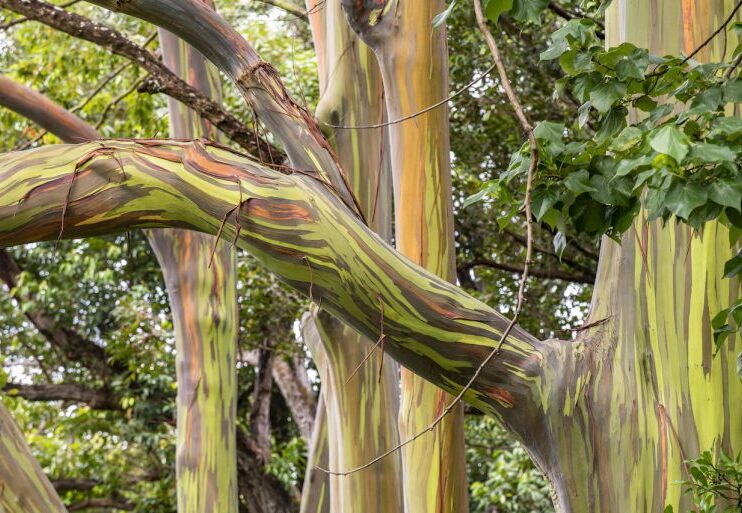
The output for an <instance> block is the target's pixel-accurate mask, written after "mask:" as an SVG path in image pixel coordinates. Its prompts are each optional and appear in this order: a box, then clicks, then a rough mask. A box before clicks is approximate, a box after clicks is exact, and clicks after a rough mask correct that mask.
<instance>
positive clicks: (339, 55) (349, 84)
mask: <svg viewBox="0 0 742 513" xmlns="http://www.w3.org/2000/svg"><path fill="white" fill-rule="evenodd" d="M307 7H308V11H309V12H310V13H312V14H311V16H310V20H311V23H312V31H313V35H314V41H315V48H316V50H317V56H318V62H319V74H320V89H321V99H320V102H319V105H318V108H317V113H316V115H317V119H319V120H320V121H324V122H326V123H330V124H333V123H334V124H337V123H339V122H343V123H345V122H349V123H360V124H375V123H379V122H380V121H381V120H382V119H383V117H384V100H383V87H382V83H381V74H380V72H379V68H378V65H377V64H376V60H375V59H374V56H373V53H372V51H371V49H370V48H368V46H366V45H365V44H364V43H363V42H362V41H360V40H359V39H358V37H357V36H356V35H355V34H354V33H353V32H352V31H351V30H350V27H348V24H347V22H346V21H345V19H344V16H343V13H342V10H341V8H340V3H339V2H338V1H328V2H325V3H323V4H322V6H321V8H319V6H318V5H317V3H316V2H315V0H310V1H309V2H308V4H307ZM329 140H330V143H331V144H332V145H333V147H334V149H335V151H336V152H337V156H338V159H339V161H340V163H341V166H342V168H343V169H344V170H345V172H346V173H347V176H348V181H349V183H350V187H351V190H352V191H353V194H354V195H355V196H356V198H357V200H358V204H359V206H360V209H361V211H362V212H363V214H364V217H365V218H366V219H367V220H368V222H369V226H371V228H372V229H373V230H374V231H376V232H377V233H378V234H380V235H381V236H382V237H383V238H384V239H386V240H389V239H390V237H391V201H390V200H391V187H390V180H389V175H388V166H386V165H385V158H384V152H385V151H388V150H387V149H385V148H384V135H383V131H382V130H381V129H374V130H367V131H365V132H360V133H359V132H349V131H345V130H337V131H330V133H329ZM316 319H317V329H318V333H319V335H320V340H321V343H322V349H321V351H322V356H321V357H320V358H318V359H315V361H316V362H317V366H318V369H319V370H320V373H321V376H322V396H323V398H324V402H325V405H326V409H327V431H328V441H329V462H328V465H329V467H330V468H331V469H333V470H345V469H349V468H354V467H357V466H359V465H362V464H364V463H366V462H368V461H370V460H371V459H373V458H374V457H375V456H377V455H378V454H380V453H382V452H384V451H386V450H388V449H389V448H391V447H394V446H395V445H396V444H397V443H398V442H399V437H398V432H397V426H396V414H397V409H398V393H399V392H398V390H399V379H398V375H399V367H398V366H397V364H396V362H394V360H392V359H391V358H388V357H387V358H386V360H385V361H384V358H383V355H382V348H381V347H377V345H376V344H375V342H376V341H374V342H373V343H372V341H369V340H368V339H367V338H366V337H363V336H361V335H359V334H358V333H357V332H356V331H355V330H354V329H353V328H350V327H348V326H347V325H345V324H343V323H342V322H340V321H338V320H336V319H335V318H333V317H332V316H330V315H329V314H326V313H324V312H322V313H320V314H319V315H318V316H317V318H316ZM368 354H371V355H370V356H369V357H368V358H367V359H366V356H367V355H368ZM400 475H401V467H400V464H399V456H398V455H396V454H395V455H392V456H390V457H388V458H386V459H384V460H383V461H381V462H379V463H378V464H376V465H374V466H372V467H370V468H368V469H364V470H362V471H360V472H357V473H354V474H351V475H348V476H330V504H331V511H333V512H337V513H342V512H345V511H354V512H369V513H374V512H378V513H382V512H387V511H390V512H391V511H402V507H403V506H402V493H401V492H402V489H401V486H400V483H399V482H398V478H399V476H400Z"/></svg>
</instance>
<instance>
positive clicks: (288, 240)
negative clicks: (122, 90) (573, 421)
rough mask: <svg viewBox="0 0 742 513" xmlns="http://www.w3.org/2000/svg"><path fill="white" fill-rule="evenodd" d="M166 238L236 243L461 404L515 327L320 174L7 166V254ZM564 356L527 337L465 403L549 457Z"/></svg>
mask: <svg viewBox="0 0 742 513" xmlns="http://www.w3.org/2000/svg"><path fill="white" fill-rule="evenodd" d="M41 169H43V173H40V172H39V171H40V170H41ZM153 226H176V227H183V228H188V229H195V230H199V231H203V232H207V233H212V234H215V233H218V234H219V236H221V237H222V238H224V239H226V240H236V241H237V243H238V244H239V246H240V247H242V248H243V249H246V250H248V251H250V252H252V253H253V254H254V255H255V256H256V257H257V258H258V259H259V260H261V261H262V262H263V263H264V264H265V265H267V266H268V267H269V268H270V269H272V270H273V271H274V272H275V273H276V274H277V275H278V276H279V277H280V278H281V279H282V280H284V281H285V282H287V283H288V284H289V285H291V286H293V287H294V288H296V289H297V290H299V291H301V292H303V293H304V294H306V295H311V297H312V298H313V299H314V300H315V301H320V300H321V305H322V307H323V308H325V309H327V310H328V311H330V312H331V313H333V314H335V315H336V316H338V317H340V318H341V319H342V320H344V321H345V322H346V323H348V324H350V325H351V326H353V327H355V328H356V329H357V330H359V331H361V332H362V333H363V334H365V335H366V336H368V337H369V338H372V339H378V337H379V336H380V335H382V333H381V332H380V329H383V334H384V335H385V336H386V343H385V344H386V350H387V351H388V353H389V354H390V355H391V356H392V357H394V358H395V359H396V360H397V361H398V362H400V363H401V364H402V365H405V366H407V367H408V368H410V369H412V370H413V371H415V372H417V373H418V374H420V375H422V376H423V377H425V378H427V379H428V380H430V381H432V382H433V383H435V384H437V385H439V386H441V387H442V388H444V389H445V390H447V391H450V392H454V393H455V392H457V391H460V390H461V389H462V387H463V386H464V385H465V384H466V383H467V381H468V380H469V378H470V377H471V375H472V374H473V373H474V371H475V370H476V368H477V367H478V366H479V362H481V361H482V359H483V358H484V357H485V356H486V355H487V354H488V353H489V352H491V350H492V349H493V348H494V347H495V346H496V344H497V342H498V340H499V337H500V336H501V333H502V332H503V330H504V329H505V326H506V325H507V321H506V320H505V319H504V318H503V317H501V316H500V315H499V314H497V313H496V312H495V311H493V310H492V309H490V308H489V307H487V306H486V305H484V304H483V303H481V302H479V301H477V300H475V299H474V298H472V297H471V296H469V295H467V294H466V293H464V292H463V291H461V290H460V289H458V288H457V287H455V286H453V285H451V284H449V283H447V282H445V281H443V280H441V279H439V278H437V277H435V276H434V275H432V274H430V273H429V272H427V271H425V270H423V269H421V268H420V267H418V266H416V265H414V264H412V263H411V262H409V261H408V260H407V259H405V258H404V257H402V256H401V255H399V254H398V253H397V252H395V251H394V250H393V249H392V248H390V247H389V246H388V245H387V244H386V243H384V242H383V241H382V240H381V239H380V238H379V237H378V236H376V235H375V234H374V233H373V232H371V231H370V229H369V228H367V227H366V226H365V224H364V223H362V222H361V221H360V220H359V219H358V218H357V217H356V216H355V215H354V214H353V213H352V212H351V211H349V210H348V208H347V207H346V206H345V205H344V204H343V202H342V201H340V200H339V199H338V198H337V196H336V194H335V191H334V189H333V188H331V187H330V186H328V185H327V183H326V182H324V181H323V180H322V179H320V178H318V177H316V176H314V175H308V174H306V173H300V172H293V173H282V172H279V171H276V170H273V169H270V168H267V167H265V166H263V165H262V164H261V163H259V162H256V161H253V160H251V159H249V158H247V157H245V156H242V155H239V154H237V153H235V152H234V151H232V150H229V149H226V148H224V147H221V146H218V145H216V144H215V143H210V142H208V141H195V142H182V141H154V140H141V141H107V142H103V141H96V142H91V143H88V144H83V145H58V146H52V147H43V148H38V149H34V150H28V151H25V152H16V153H10V154H6V155H4V156H3V157H2V158H0V246H7V245H12V244H21V243H25V242H32V241H40V240H54V239H57V238H59V237H84V236H92V235H98V234H102V233H111V232H116V231H121V230H126V229H131V228H144V227H153ZM381 304H383V305H384V307H383V308H384V324H383V328H380V326H381V325H380V315H381V312H380V305H381ZM551 347H552V346H551V344H545V343H541V342H538V341H537V340H535V339H534V338H532V337H531V336H529V335H528V334H526V333H525V332H523V331H522V330H520V329H518V328H516V329H515V330H513V333H512V334H511V336H510V337H509V338H508V339H507V342H506V344H505V345H504V347H503V348H502V351H501V353H500V354H499V355H498V357H497V358H495V359H494V360H493V361H492V362H490V364H489V365H487V366H486V367H485V369H484V372H483V373H482V376H481V378H480V379H479V380H478V381H477V382H476V383H475V384H474V386H473V388H472V390H470V391H469V392H468V393H467V395H466V399H467V400H468V401H469V402H470V403H472V404H474V405H475V406H476V407H477V408H479V409H481V410H483V411H485V412H488V413H491V414H494V415H496V416H498V417H500V418H504V420H505V422H506V423H507V424H508V425H509V426H511V428H512V429H513V430H514V431H515V432H516V433H518V434H519V435H520V436H521V437H522V438H523V439H524V440H529V441H530V442H531V444H532V445H531V447H532V448H533V450H534V451H536V452H537V453H538V452H539V448H542V447H543V448H544V450H545V451H546V448H545V441H546V439H545V438H543V437H544V436H546V435H545V433H544V430H545V429H546V427H545V426H544V424H543V422H544V420H543V416H540V415H539V414H538V408H539V405H540V404H541V400H540V394H541V391H540V388H539V385H538V383H539V382H540V381H541V379H542V378H543V373H544V370H545V368H544V366H543V365H542V364H543V363H544V359H545V358H547V357H548V355H549V350H550V348H551ZM549 372H553V371H552V370H550V371H549ZM505 414H506V415H505ZM535 456H537V457H541V458H545V457H548V455H547V454H535Z"/></svg>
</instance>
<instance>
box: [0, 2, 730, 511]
mask: <svg viewBox="0 0 742 513" xmlns="http://www.w3.org/2000/svg"><path fill="white" fill-rule="evenodd" d="M96 1H97V0H96ZM98 3H103V4H107V3H112V2H108V0H105V1H103V0H100V2H98ZM349 3H350V2H349ZM150 4H152V2H151V0H138V1H137V2H127V3H124V4H122V8H123V9H127V10H134V11H136V10H137V9H144V10H146V9H145V8H144V7H142V6H143V5H145V6H146V5H150ZM167 4H168V2H167V1H164V2H162V6H165V5H167ZM367 4H368V5H371V4H373V6H377V5H378V4H379V2H375V1H374V2H353V6H354V7H353V8H360V9H361V11H362V10H363V8H364V6H366V5H367ZM178 5H182V6H190V5H191V4H190V3H189V2H188V1H187V0H182V2H179V4H178ZM660 7H664V9H660ZM682 7H684V9H683V10H682V11H677V9H676V10H675V11H673V6H671V5H670V4H669V3H668V4H667V5H661V3H660V2H651V1H650V0H646V3H641V4H636V3H635V2H631V3H628V2H627V3H623V2H618V3H617V4H616V6H615V7H614V9H618V11H619V12H620V13H621V15H622V16H624V17H625V18H624V22H623V24H624V27H626V26H627V25H628V22H629V21H630V22H631V24H632V25H631V27H632V28H634V27H643V26H645V25H644V24H646V23H650V21H651V20H654V23H655V24H654V25H649V26H648V27H649V30H646V31H645V33H646V34H651V37H653V38H658V37H660V36H659V35H662V34H672V33H673V31H675V32H674V33H677V28H678V27H684V31H683V32H684V34H685V35H684V36H683V42H684V43H685V44H686V45H687V44H688V43H689V42H690V41H693V43H696V44H697V41H699V40H701V39H702V36H703V35H704V34H708V33H709V32H710V30H711V28H712V27H715V26H718V22H719V21H718V17H719V14H718V13H720V12H721V11H720V7H721V3H720V0H714V2H713V3H710V4H701V3H700V1H699V2H698V5H696V4H694V3H691V2H690V0H687V1H685V2H684V3H683V4H682ZM725 7H726V8H727V9H729V8H730V4H729V2H727V3H726V5H725ZM641 8H646V9H647V12H646V13H645V12H644V11H642V10H641ZM634 9H635V10H634ZM671 11H672V12H675V14H674V15H675V16H676V18H674V19H675V22H674V23H673V22H669V21H667V20H672V19H673V18H672V17H671ZM147 12H148V13H149V14H152V12H154V14H157V13H158V12H159V13H161V14H162V13H163V12H164V11H162V9H160V11H157V7H156V6H155V7H154V11H152V12H150V11H147ZM194 12H195V11H194ZM369 12H370V13H371V14H373V17H372V18H368V19H369V20H372V21H373V23H374V24H376V25H379V16H386V15H388V14H389V12H390V11H389V10H388V9H381V10H378V9H375V10H374V9H371V10H370V11H369ZM727 12H728V11H727ZM189 13H190V11H189ZM139 14H141V13H139ZM196 14H198V12H196ZM660 14H661V15H662V18H655V16H660ZM681 14H682V16H683V17H684V18H681V19H680V21H684V22H685V23H684V24H683V23H677V21H678V18H677V17H678V16H681ZM199 16H204V19H208V20H212V21H213V20H214V18H213V16H211V15H206V14H199ZM209 16H211V17H209ZM691 16H694V17H691ZM150 18H156V16H154V15H152V16H150ZM177 18H178V17H177V16H173V20H171V21H170V24H171V25H177V24H176V23H175V20H176V19H177ZM351 19H352V20H353V19H354V18H353V17H351ZM356 19H357V18H356ZM390 19H391V18H390ZM694 19H696V20H704V19H707V20H708V21H709V25H708V26H705V27H704V30H697V29H696V26H697V25H698V23H694V22H693V20H694ZM199 22H200V19H197V20H196V21H195V22H194V25H193V26H199V27H204V25H198V23H199ZM214 23H215V25H213V26H214V27H222V26H221V25H219V24H218V23H217V22H216V21H214ZM615 23H616V22H615V21H614V19H613V18H611V19H609V23H608V26H609V37H613V36H612V35H610V34H612V32H611V31H612V30H614V28H611V27H615ZM665 23H670V25H671V26H668V27H665V26H664V25H665ZM699 23H700V22H699ZM354 26H355V25H354ZM379 26H380V27H384V26H385V25H384V24H383V21H382V23H381V24H380V25H379ZM176 28H177V27H176ZM180 28H181V29H182V27H180ZM212 28H213V27H212ZM619 28H620V26H619ZM208 29H209V27H208V26H206V27H205V28H204V31H205V32H208ZM189 30H190V32H189ZM426 30H429V27H428V28H427V29H426ZM182 31H183V32H184V34H185V36H184V37H186V36H187V37H190V38H192V39H193V40H194V41H198V42H200V44H202V46H203V48H205V49H207V50H209V49H211V50H210V51H211V54H210V55H211V57H212V58H214V59H215V60H216V61H217V62H221V65H222V66H223V67H225V68H226V69H227V71H228V72H230V73H231V76H232V77H233V78H234V79H235V80H236V81H237V82H238V83H241V84H242V89H243V92H244V93H245V95H246V96H247V97H249V98H250V99H251V100H252V101H254V102H259V100H260V99H261V98H262V99H265V98H266V97H265V96H264V95H270V94H275V95H276V97H271V98H269V100H270V101H268V102H267V103H266V104H265V105H262V108H263V109H267V110H266V113H267V112H268V111H269V110H270V109H273V108H278V109H282V110H281V111H282V112H285V117H286V120H285V121H284V122H285V123H289V120H293V122H295V123H296V126H294V127H292V129H291V130H288V129H287V130H285V131H283V132H282V126H281V125H280V121H279V118H280V115H276V116H275V117H274V118H273V121H274V125H273V129H275V130H276V131H277V132H278V133H279V134H280V135H281V136H282V137H284V138H285V139H286V140H287V141H289V142H291V141H290V137H289V136H290V135H291V134H292V133H295V132H296V131H299V132H301V131H302V130H308V132H301V135H302V136H303V137H302V138H299V139H297V140H295V141H293V145H294V146H293V148H292V150H291V152H289V153H292V152H293V154H294V155H295V156H294V157H293V158H294V159H295V162H298V161H301V159H302V155H303V156H304V158H307V159H309V160H311V159H312V158H311V156H315V157H317V162H316V163H315V164H314V165H313V166H311V167H310V168H309V170H306V169H305V168H301V169H300V170H297V171H293V170H285V169H284V170H282V171H279V170H275V169H271V168H267V167H265V166H263V165H261V164H260V163H256V162H254V161H251V160H249V159H247V158H244V157H242V156H239V155H236V154H234V153H233V152H231V151H229V150H226V149H223V148H220V147H216V146H215V145H213V144H210V143H204V142H196V143H183V142H173V141H157V142H155V141H140V142H136V141H111V142H96V143H91V144H86V145H78V146H58V147H52V148H41V149H37V150H31V151H28V152H24V153H23V154H18V153H12V154H8V155H5V156H3V157H2V158H1V159H0V246H3V245H11V244H19V243H23V242H30V241H37V240H49V239H55V238H57V237H60V236H65V237H74V236H90V235H95V234H100V233H110V232H114V231H117V230H122V229H126V228H131V227H149V226H179V227H186V228H191V229H196V230H200V231H203V232H207V233H212V234H213V233H217V232H219V233H220V234H221V236H222V237H225V238H227V239H228V240H231V239H232V238H236V239H237V241H238V244H239V245H240V246H241V247H243V248H245V249H247V250H249V251H251V252H253V253H254V254H255V255H256V256H257V257H258V258H259V259H260V260H261V261H263V262H264V263H265V264H266V265H267V266H269V267H270V268H271V269H272V270H273V271H274V272H275V273H276V274H277V275H278V276H279V277H281V278H282V279H283V280H284V281H286V282H287V283H289V284H290V285H292V286H293V287H295V288H297V289H298V290H301V291H302V292H303V293H305V294H307V295H310V296H311V297H312V298H314V299H315V300H316V301H318V302H319V300H320V298H321V300H322V308H323V309H326V310H327V311H329V312H331V313H333V314H335V315H337V316H338V317H340V318H341V319H342V320H344V321H345V322H347V323H348V324H349V325H351V326H353V327H355V328H356V329H358V330H359V331H361V332H362V333H364V334H365V335H366V336H367V337H369V338H370V339H372V340H377V339H378V337H379V336H380V335H381V334H382V332H383V334H384V335H386V338H385V339H384V341H385V349H386V350H387V351H388V352H389V354H390V355H392V356H393V357H394V358H395V359H396V360H397V361H398V362H399V363H401V364H402V365H405V366H406V367H408V368H410V369H412V370H413V371H414V372H416V373H417V374H419V375H421V376H424V377H425V378H426V379H428V380H430V381H431V382H433V383H435V384H437V385H438V386H441V387H442V388H444V389H445V390H447V391H449V392H457V391H460V390H461V389H462V387H463V386H464V385H465V384H466V383H467V381H468V380H469V378H471V376H472V375H473V373H474V372H475V371H476V369H477V368H478V367H479V365H480V362H482V361H483V359H484V358H485V357H486V356H487V355H488V354H489V353H490V352H491V350H492V349H493V348H494V347H495V346H496V345H497V342H498V340H499V336H500V334H501V333H502V330H503V329H504V327H505V325H506V321H505V320H504V319H503V318H502V317H501V316H499V315H498V314H496V313H495V312H494V311H492V310H491V309H490V308H488V307H486V306H485V305H483V304H482V303H480V302H478V301H476V300H474V299H473V298H471V297H470V296H468V295H467V294H465V293H464V292H462V291H461V290H459V289H457V288H456V287H453V286H452V285H450V284H449V283H447V282H446V281H444V280H442V279H440V278H438V277H436V276H434V275H433V274H432V273H430V272H427V271H425V270H423V269H421V268H420V267H419V266H417V265H415V264H413V263H411V262H410V261H409V260H407V259H405V258H403V257H401V256H400V255H399V254H398V253H396V252H395V251H394V250H392V249H391V248H389V246H388V245H387V244H385V243H384V242H383V241H382V240H381V239H380V238H379V237H378V236H376V235H374V234H373V232H372V231H371V230H370V229H369V228H368V227H366V226H365V225H364V223H363V222H362V221H361V220H360V218H359V217H358V216H357V215H356V211H355V207H354V201H349V199H348V197H349V195H348V194H346V193H345V192H344V191H343V190H342V187H341V189H340V190H339V189H338V188H337V187H338V186H337V185H335V184H338V183H342V182H337V180H338V169H337V166H336V162H335V160H334V158H332V156H331V155H330V156H328V154H325V153H322V148H324V146H323V144H324V142H323V141H324V139H323V138H322V137H321V135H317V133H316V132H313V125H312V124H311V122H309V121H307V120H306V119H304V118H302V116H301V110H300V109H299V110H296V108H295V104H293V103H291V101H290V99H287V98H286V97H285V96H280V94H279V93H281V94H283V93H285V91H284V90H283V89H280V88H279V87H278V86H276V87H277V89H271V87H272V86H273V85H275V84H276V81H277V80H278V79H277V77H275V76H274V75H264V74H253V75H250V76H251V77H252V78H251V80H258V81H260V80H265V82H261V83H262V86H263V88H262V89H261V91H262V92H261V93H260V96H259V97H256V96H251V94H252V93H250V92H249V91H248V89H249V88H248V87H247V86H246V85H245V84H247V83H248V82H246V79H245V78H241V75H240V73H241V72H246V71H249V70H247V69H246V68H249V66H250V65H252V64H250V63H249V62H247V63H239V62H232V61H231V59H238V57H235V56H236V55H241V54H240V53H239V52H236V53H229V54H228V55H229V56H227V57H225V56H220V55H219V54H218V52H217V51H215V50H214V48H216V46H218V45H211V46H209V44H208V41H211V39H210V38H209V37H208V34H206V36H204V35H203V34H200V33H196V32H197V31H194V30H193V28H192V26H191V27H190V28H188V30H182ZM627 32H628V28H624V29H623V33H624V34H626V33H627ZM221 35H222V36H223V37H222V42H223V41H224V39H225V37H226V39H229V38H230V37H238V36H234V34H232V33H228V34H227V36H228V37H227V36H225V34H221ZM205 40H208V41H205ZM238 43H239V41H238ZM241 44H243V43H239V44H237V47H240V46H239V45H241ZM717 44H718V43H717ZM691 46H692V45H691ZM255 65H257V63H256V64H255ZM256 76H258V77H259V78H258V79H256V78H255V77H256ZM279 84H280V82H279ZM253 85H254V84H253ZM269 85H270V86H271V87H269ZM271 91H272V93H271ZM282 92H283V93H282ZM302 145H306V148H305V149H306V152H304V153H303V154H302V148H304V146H302ZM328 153H329V152H328ZM324 166H328V169H324ZM327 180H333V181H332V183H331V184H330V183H328V182H327ZM346 192H347V191H346ZM727 236H728V234H727V233H726V230H725V229H723V228H722V227H720V226H718V225H717V224H709V225H707V226H706V227H705V229H704V231H703V234H702V235H700V236H692V235H691V233H690V230H689V229H687V228H686V227H685V226H674V225H668V226H666V227H662V226H660V225H659V224H657V223H647V222H646V221H645V220H644V219H643V218H641V217H640V219H639V220H638V221H637V223H636V224H635V227H634V228H633V229H632V230H631V231H630V232H629V233H628V234H627V236H626V237H624V240H623V243H622V245H621V246H617V245H616V244H614V243H612V242H610V241H606V242H605V243H604V245H603V248H602V250H601V253H602V254H601V263H600V268H599V273H598V274H599V276H598V282H597V284H596V293H595V297H594V301H593V309H592V312H591V319H590V320H591V321H597V320H601V319H606V321H605V322H603V323H599V324H596V325H594V326H593V327H592V328H590V329H588V330H585V331H583V332H582V333H581V335H580V337H579V338H578V339H577V340H576V341H570V342H560V341H546V342H539V341H537V340H535V339H533V338H532V337H530V336H529V335H528V334H526V333H524V332H523V331H522V330H519V329H516V330H514V332H513V333H512V336H511V337H509V338H508V340H507V341H506V343H505V344H504V346H503V347H502V350H501V352H499V353H498V354H497V355H496V357H495V358H494V359H492V360H491V361H490V362H489V363H488V364H486V365H484V367H482V372H481V374H480V376H479V379H477V381H476V382H475V383H474V385H473V387H472V389H471V390H470V391H469V392H467V394H466V396H465V397H466V399H467V400H468V401H469V402H470V403H472V404H473V405H475V406H476V407H478V408H480V409H482V410H483V411H485V412H487V413H489V414H492V415H494V416H496V417H498V418H499V419H501V420H502V421H503V423H504V424H505V425H506V426H507V427H508V428H509V429H510V430H511V431H512V432H513V433H515V434H516V435H517V436H518V437H519V438H520V439H521V440H522V441H523V442H524V443H525V445H526V447H527V448H528V450H529V452H530V453H531V454H532V456H533V457H534V459H535V461H536V462H537V464H538V465H539V466H540V467H541V469H542V470H544V471H545V473H546V475H547V477H548V478H549V479H550V481H551V483H552V485H553V487H554V489H555V491H556V493H557V507H558V509H559V510H560V511H565V512H567V511H568V512H589V511H596V510H599V511H602V512H613V511H621V512H623V511H661V510H662V509H663V507H664V505H665V504H667V503H669V504H672V505H674V506H675V507H676V509H677V507H679V506H681V505H687V499H685V500H684V502H683V499H681V497H680V495H681V488H680V486H678V485H675V484H673V483H674V482H675V481H677V480H679V479H684V478H685V477H686V476H685V467H684V464H683V460H684V459H685V458H688V457H692V456H694V455H695V454H696V453H697V452H698V451H700V450H702V449H705V448H710V447H712V446H714V447H715V448H717V449H719V448H723V449H725V450H726V451H727V452H728V453H733V454H736V453H737V452H739V451H740V450H741V449H742V440H740V439H741V438H742V419H739V418H732V414H731V413H732V405H738V404H739V403H740V399H742V383H740V381H739V379H738V378H737V377H736V376H735V375H734V364H733V362H734V359H735V356H736V352H738V347H735V346H739V342H738V340H737V339H731V340H729V341H728V342H727V343H726V345H725V347H724V348H723V350H722V352H721V353H720V354H719V355H718V356H717V357H716V358H712V353H713V343H712V337H711V327H710V319H711V318H712V317H713V316H714V314H715V313H716V312H717V311H718V310H719V309H721V308H723V307H724V306H727V305H729V304H731V301H732V300H733V299H734V298H736V297H737V294H738V293H739V284H738V283H737V282H732V281H728V280H723V279H722V278H721V274H722V272H723V271H722V267H723V262H724V261H725V260H726V259H728V258H729V257H730V256H731V254H732V251H731V249H730V248H729V245H728V240H727ZM381 305H383V307H382V306H381ZM382 308H383V316H384V317H383V327H382V322H381V320H382V318H381V316H382Z"/></svg>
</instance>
